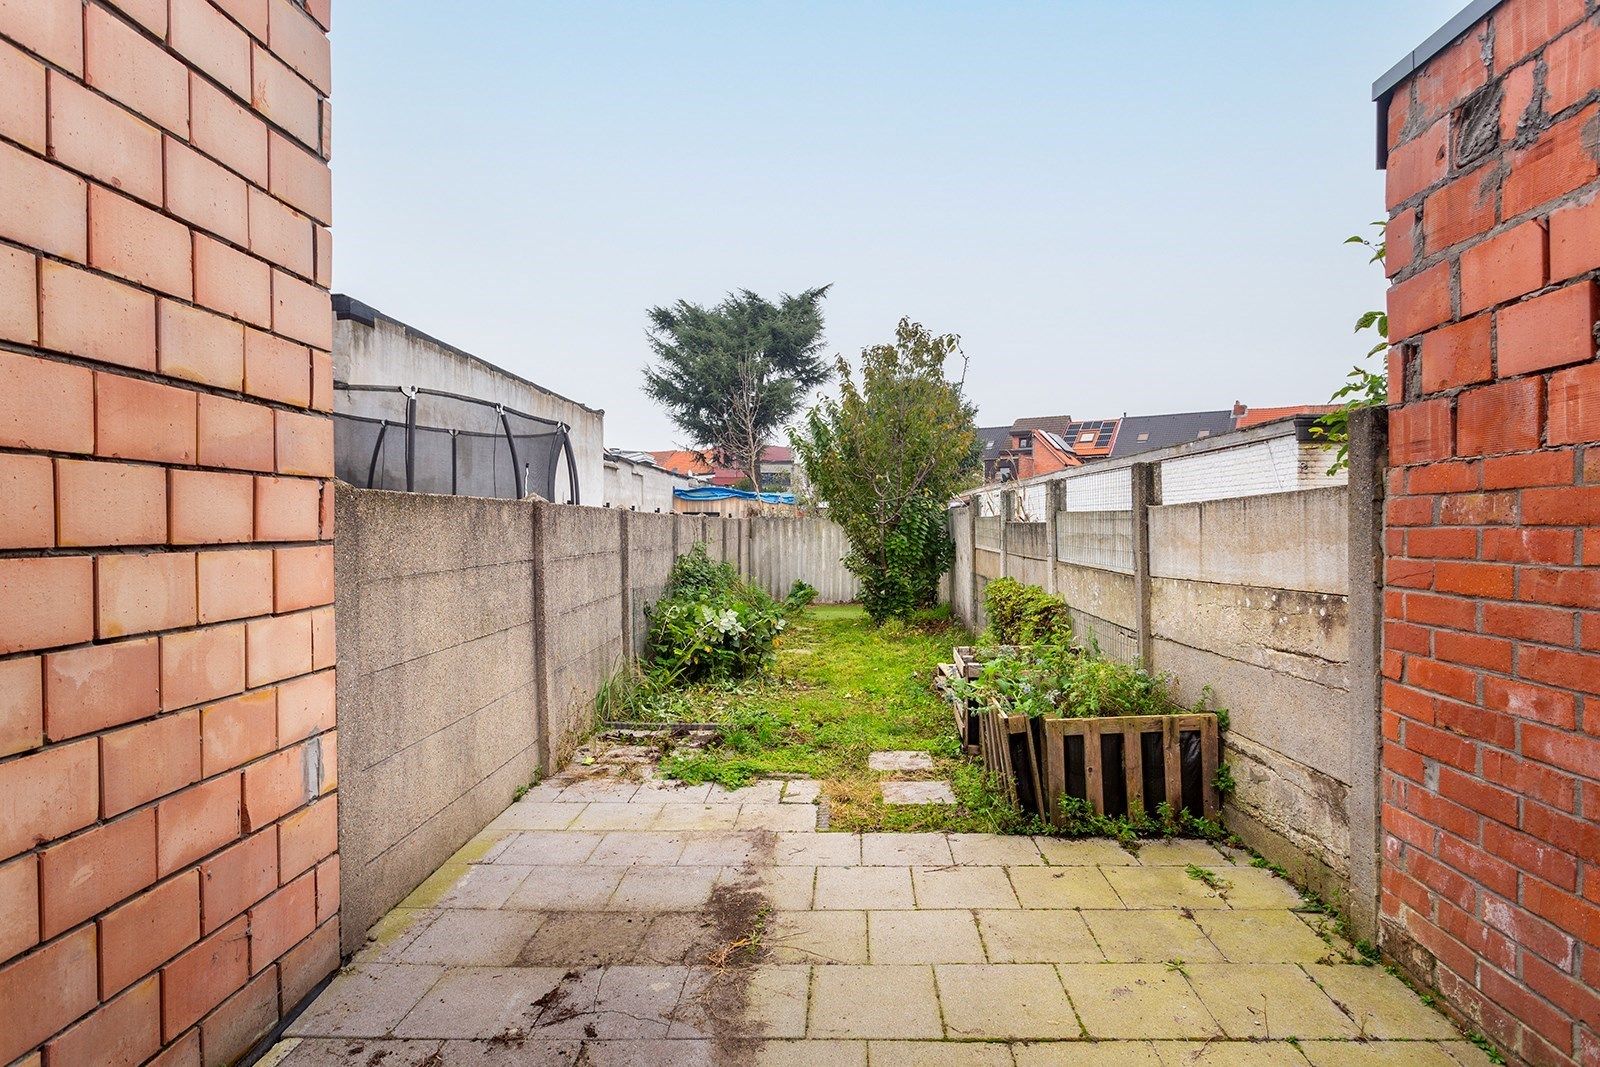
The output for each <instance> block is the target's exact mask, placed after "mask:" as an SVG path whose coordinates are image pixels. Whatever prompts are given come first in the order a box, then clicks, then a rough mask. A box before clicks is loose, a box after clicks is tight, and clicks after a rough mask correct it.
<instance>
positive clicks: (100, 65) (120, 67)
mask: <svg viewBox="0 0 1600 1067" xmlns="http://www.w3.org/2000/svg"><path fill="white" fill-rule="evenodd" d="M83 51H84V80H85V81H87V82H88V83H89V85H91V86H93V87H94V88H96V89H99V90H100V91H101V92H103V93H105V94H107V95H108V96H111V97H114V98H115V99H117V100H120V101H122V102H123V103H124V104H127V105H128V106H129V107H131V108H133V110H135V111H137V112H138V113H139V114H141V115H144V116H145V117H146V118H148V119H150V120H151V121H152V122H154V123H156V124H157V125H158V126H162V127H165V128H166V129H168V130H170V131H172V132H173V133H175V134H177V135H178V136H180V137H183V138H185V139H187V138H188V136H189V91H188V90H189V85H188V73H187V71H185V70H184V67H183V64H182V63H180V62H178V60H176V59H174V58H173V57H172V56H170V55H168V54H167V53H166V52H165V51H163V50H162V49H161V48H160V47H159V46H158V45H156V44H154V43H152V42H151V41H149V40H147V39H146V38H144V37H142V36H140V35H139V33H138V31H136V30H134V29H133V28H132V27H131V26H128V25H127V24H126V23H124V22H122V21H120V20H119V19H117V18H116V16H114V15H112V14H111V13H110V12H108V11H106V10H105V9H103V8H100V7H96V6H93V5H90V6H89V7H88V8H87V9H86V11H85V13H84V26H83Z"/></svg>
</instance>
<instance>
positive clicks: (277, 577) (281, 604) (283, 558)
mask: <svg viewBox="0 0 1600 1067" xmlns="http://www.w3.org/2000/svg"><path fill="white" fill-rule="evenodd" d="M273 557H274V583H273V591H274V602H273V610H275V611H278V612H288V611H299V610H300V609H302V608H315V607H321V606H322V605H324V604H331V603H333V546H332V545H308V546H305V547H303V548H280V549H278V550H276V551H275V552H274V553H273Z"/></svg>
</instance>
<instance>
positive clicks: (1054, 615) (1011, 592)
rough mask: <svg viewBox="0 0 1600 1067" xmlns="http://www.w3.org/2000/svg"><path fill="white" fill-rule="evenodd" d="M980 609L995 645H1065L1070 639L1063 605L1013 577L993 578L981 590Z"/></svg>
mask: <svg viewBox="0 0 1600 1067" xmlns="http://www.w3.org/2000/svg"><path fill="white" fill-rule="evenodd" d="M983 606H984V610H985V611H986V612H987V613H988V615H989V631H990V634H991V636H992V637H993V639H994V641H995V642H996V643H997V644H1002V645H1031V644H1035V643H1038V642H1042V643H1045V644H1052V645H1065V644H1066V643H1067V642H1068V641H1070V640H1071V639H1072V619H1071V617H1070V616H1069V615H1068V613H1067V602H1066V601H1065V600H1063V599H1062V598H1061V597H1058V596H1052V595H1051V594H1049V593H1046V592H1045V591H1044V590H1043V589H1040V588H1039V587H1038V586H1036V585H1026V584H1024V583H1023V582H1019V581H1017V580H1016V579H1015V578H996V579H995V580H994V581H992V582H990V583H989V584H988V586H987V587H986V588H985V589H984V591H983Z"/></svg>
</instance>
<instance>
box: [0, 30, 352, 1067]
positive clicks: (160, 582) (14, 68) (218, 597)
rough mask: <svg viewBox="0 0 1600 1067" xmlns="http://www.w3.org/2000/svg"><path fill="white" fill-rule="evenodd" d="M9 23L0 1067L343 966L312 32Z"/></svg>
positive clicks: (251, 1024)
mask: <svg viewBox="0 0 1600 1067" xmlns="http://www.w3.org/2000/svg"><path fill="white" fill-rule="evenodd" d="M309 8H310V10H309V13H308V11H307V10H306V9H305V8H302V7H300V6H296V4H294V3H291V2H290V0H215V2H212V0H170V2H169V0H0V1063H10V1062H11V1061H13V1060H16V1059H17V1058H18V1057H21V1058H22V1062H24V1063H27V1064H32V1065H37V1064H40V1063H41V1060H42V1064H43V1067H69V1065H78V1064H112V1063H117V1064H121V1063H130V1064H131V1063H140V1062H143V1061H144V1060H145V1059H147V1058H148V1057H151V1056H153V1055H155V1054H156V1053H157V1052H158V1051H159V1050H160V1049H161V1048H163V1047H165V1048H167V1049H168V1050H169V1052H168V1053H167V1055H166V1056H164V1057H163V1058H162V1060H161V1062H162V1063H163V1064H198V1063H200V1062H202V1058H203V1059H204V1062H206V1063H221V1062H226V1061H227V1060H229V1059H231V1058H233V1057H235V1056H237V1055H239V1054H240V1053H242V1052H244V1051H245V1050H246V1049H248V1048H249V1046H250V1045H251V1044H252V1043H253V1042H254V1041H255V1040H256V1039H258V1038H259V1037H260V1036H262V1035H263V1034H265V1033H266V1031H267V1030H269V1029H270V1028H271V1026H272V1025H273V1023H274V1022H275V1021H276V1020H277V1018H278V1017H279V1014H280V1012H282V1011H285V1010H288V1009H289V1008H291V1007H293V1006H294V1005H295V1004H296V1002H298V1001H299V1000H300V999H301V998H302V997H303V996H304V995H305V994H306V993H307V992H308V991H309V990H310V989H311V987H312V986H313V985H314V984H315V983H316V982H317V981H318V980H319V979H321V978H322V977H323V976H324V975H326V974H327V973H328V972H329V971H330V970H331V969H332V968H333V967H334V966H335V965H336V963H337V952H338V943H339V938H338V928H337V924H338V917H337V911H338V899H339V860H338V856H337V853H336V848H335V846H336V840H335V822H336V820H335V804H336V800H335V797H334V787H335V782H336V775H335V771H334V768H335V766H336V762H335V761H336V744H335V733H334V729H333V727H334V712H333V671H332V664H333V608H332V606H331V605H332V602H333V558H332V557H333V549H332V545H331V543H330V538H331V535H332V532H333V531H332V529H331V511H330V508H331V499H332V493H331V488H330V486H329V484H328V483H327V482H326V480H325V479H327V478H328V477H329V476H330V475H331V473H332V467H333V430H332V424H331V421H330V419H329V417H328V415H327V414H326V413H327V411H328V410H329V407H330V404H331V387H332V363H331V360H330V358H329V355H328V349H329V347H330V343H331V342H330V336H331V325H332V324H331V314H330V307H329V301H328V295H327V286H328V281H329V276H328V275H329V264H330V258H329V257H330V251H331V250H330V246H329V235H328V231H327V229H326V226H327V224H328V221H329V172H328V168H327V165H326V157H327V154H328V121H329V113H328V107H327V101H326V97H327V93H328V89H329V84H328V43H327V37H326V27H327V24H328V8H327V2H326V0H321V2H318V0H311V2H310V4H309Z"/></svg>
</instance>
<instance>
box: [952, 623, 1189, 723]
mask: <svg viewBox="0 0 1600 1067" xmlns="http://www.w3.org/2000/svg"><path fill="white" fill-rule="evenodd" d="M968 692H969V693H970V695H972V696H975V697H977V698H978V700H979V702H980V703H987V702H988V701H989V700H990V699H998V700H1001V701H1003V702H1004V703H1005V704H1007V705H1008V706H1009V707H1010V708H1011V710H1012V712H1013V713H1014V714H1019V715H1029V716H1034V717H1037V716H1041V715H1049V716H1055V715H1059V716H1062V717H1064V718H1069V719H1078V718H1090V717H1092V716H1101V715H1171V714H1176V713H1178V712H1181V711H1184V710H1185V709H1184V708H1183V707H1181V706H1180V705H1179V704H1178V703H1177V701H1176V700H1174V699H1173V696H1172V680H1171V678H1170V677H1168V676H1167V675H1164V674H1151V673H1150V672H1149V671H1147V670H1145V669H1144V668H1143V667H1138V666H1134V665H1133V664H1129V663H1119V662H1117V661H1115V660H1109V659H1103V658H1101V657H1100V656H1099V655H1097V654H1096V653H1094V652H1090V651H1082V650H1078V649H1073V648H1067V647H1065V646H1063V645H1058V644H1049V643H1042V642H1035V643H1034V644H1033V645H1031V646H1028V647H1026V648H1005V649H1001V650H1000V651H998V652H997V653H995V654H994V655H992V656H991V657H990V658H989V659H988V660H987V661H985V662H984V664H983V667H982V669H981V670H980V671H979V673H978V677H977V679H976V680H974V681H973V682H972V683H971V685H970V687H968Z"/></svg>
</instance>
